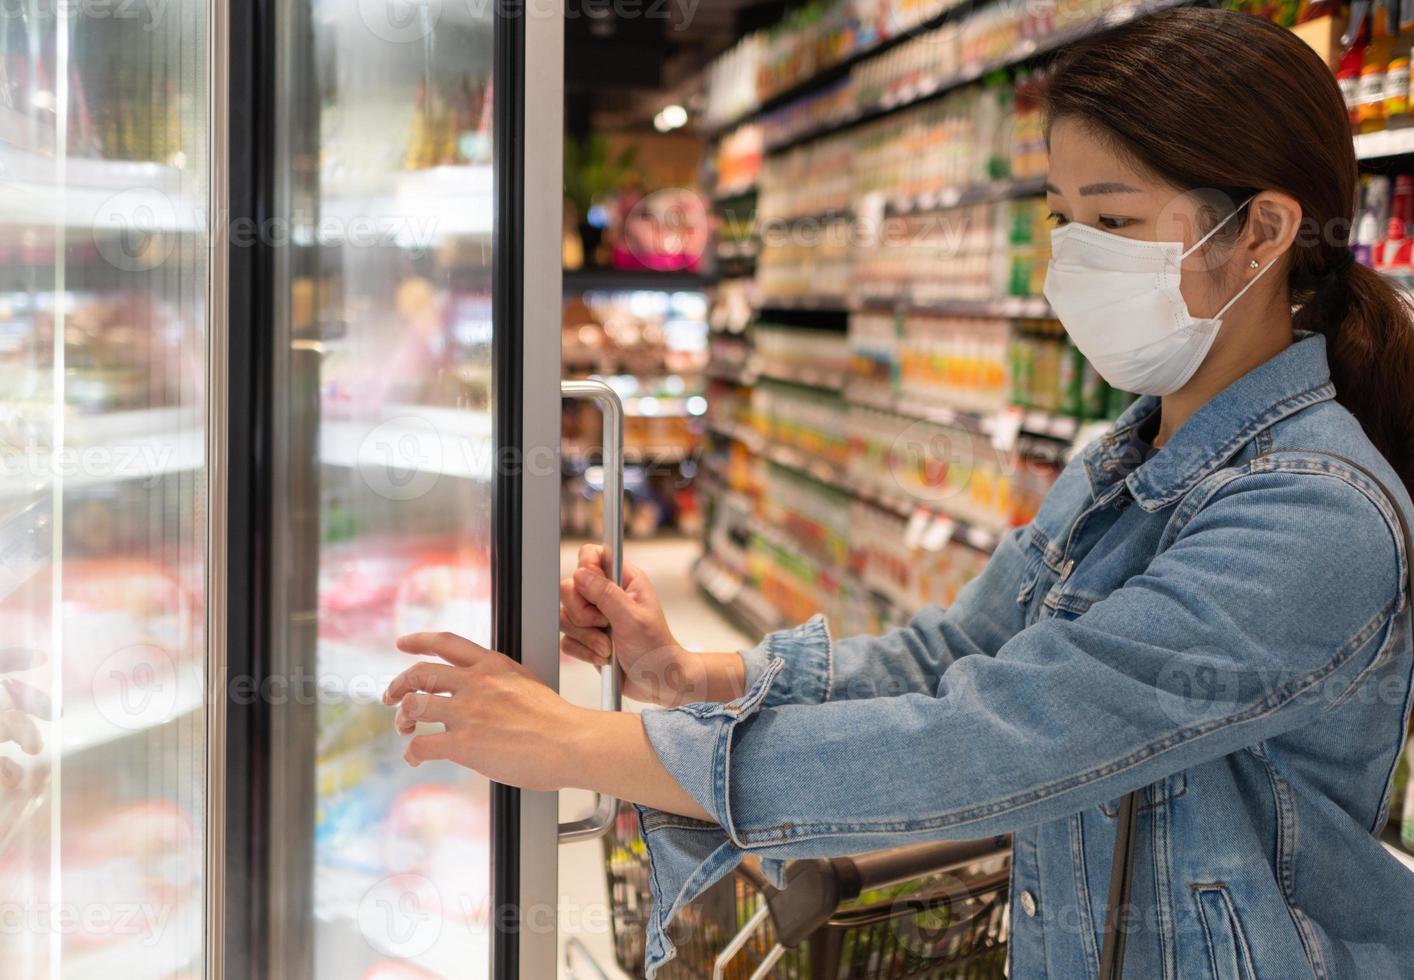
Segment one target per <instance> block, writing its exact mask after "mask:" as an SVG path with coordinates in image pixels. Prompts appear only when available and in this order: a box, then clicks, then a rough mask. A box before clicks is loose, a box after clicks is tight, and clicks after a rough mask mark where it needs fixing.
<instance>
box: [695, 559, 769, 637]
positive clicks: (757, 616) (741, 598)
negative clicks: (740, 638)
mask: <svg viewBox="0 0 1414 980" xmlns="http://www.w3.org/2000/svg"><path fill="white" fill-rule="evenodd" d="M692 577H693V579H694V580H695V581H696V582H697V585H698V587H699V588H701V589H702V591H703V592H705V593H706V594H707V595H708V597H710V598H711V599H713V600H714V601H715V602H716V603H717V604H718V605H720V606H721V607H722V608H723V610H724V611H725V612H726V613H727V615H728V616H729V617H730V618H732V619H734V620H736V622H737V623H738V625H740V626H742V627H743V628H744V629H745V630H746V632H747V633H749V634H753V635H756V636H765V635H766V634H767V633H771V632H774V631H775V630H778V629H782V628H783V627H785V626H786V622H785V619H784V617H782V616H781V614H780V612H778V611H777V609H776V607H775V606H773V605H771V603H770V602H769V601H768V600H767V599H766V597H765V596H763V595H762V594H761V593H760V592H758V591H756V589H754V588H753V587H752V586H751V585H749V584H748V583H747V582H746V581H745V580H743V579H742V578H741V576H740V575H738V574H737V573H736V572H734V571H732V570H731V569H729V568H727V567H726V566H725V565H724V564H723V563H722V562H720V561H718V560H717V559H716V558H714V557H713V556H712V555H710V554H706V555H703V556H702V557H701V558H699V559H698V560H697V563H696V564H695V565H693V566H692Z"/></svg>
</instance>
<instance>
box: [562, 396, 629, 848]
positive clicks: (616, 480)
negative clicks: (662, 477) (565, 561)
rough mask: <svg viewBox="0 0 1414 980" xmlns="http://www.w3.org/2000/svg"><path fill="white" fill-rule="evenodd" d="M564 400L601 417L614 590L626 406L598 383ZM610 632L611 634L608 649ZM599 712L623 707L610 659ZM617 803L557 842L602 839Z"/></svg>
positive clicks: (620, 546) (619, 563)
mask: <svg viewBox="0 0 1414 980" xmlns="http://www.w3.org/2000/svg"><path fill="white" fill-rule="evenodd" d="M560 395H561V396H562V397H564V398H589V399H592V400H593V401H594V402H595V403H597V404H598V406H599V410H600V411H601V412H603V413H604V563H605V566H606V567H605V568H604V573H605V574H606V575H608V576H609V579H610V581H612V582H613V583H614V584H615V585H623V579H624V405H623V402H621V401H620V400H619V396H618V392H616V391H614V389H613V388H610V387H609V386H608V385H607V384H605V383H604V382H602V381H561V382H560ZM613 639H614V638H613V633H612V632H611V633H610V634H609V642H610V644H611V646H610V650H611V651H612V649H613V647H612V644H613ZM599 676H600V682H601V688H600V696H599V704H600V707H601V708H602V709H603V710H604V711H619V710H621V709H622V707H623V694H622V692H621V690H620V683H619V668H618V664H617V663H616V662H615V661H614V660H613V658H612V657H611V658H610V660H609V663H608V665H607V666H605V667H604V668H603V669H602V670H600V672H599ZM618 812H619V801H618V800H616V799H614V798H613V797H612V796H604V795H603V794H601V793H596V794H594V813H593V814H591V815H590V816H588V817H585V818H583V819H582V820H572V821H570V822H569V823H562V824H560V843H561V844H568V843H571V842H573V841H580V840H593V839H594V838H596V837H602V836H604V834H605V833H606V832H607V831H608V830H609V828H610V827H612V826H613V825H614V818H615V817H616V816H618Z"/></svg>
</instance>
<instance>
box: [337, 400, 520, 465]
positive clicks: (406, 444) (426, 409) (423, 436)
mask: <svg viewBox="0 0 1414 980" xmlns="http://www.w3.org/2000/svg"><path fill="white" fill-rule="evenodd" d="M493 424H494V423H493V419H492V418H491V416H490V415H489V414H488V413H486V412H475V411H468V410H464V409H456V408H445V407H441V406H435V405H386V406H384V408H383V411H382V412H381V413H380V419H379V421H378V422H377V424H370V422H368V421H365V420H361V419H359V420H355V419H337V418H326V419H324V420H323V421H322V422H321V423H320V427H319V458H320V461H321V462H323V463H327V464H330V465H333V466H345V467H349V468H356V469H360V470H367V471H376V470H377V469H378V468H383V469H384V471H385V473H387V474H388V478H389V481H390V482H391V483H392V484H397V482H398V479H399V478H398V477H397V476H396V475H395V474H396V473H397V472H401V471H407V472H416V473H428V474H432V473H435V474H439V475H442V476H455V477H462V478H465V479H470V480H490V479H491V478H492V476H493V475H494V474H495V463H496V460H495V451H494V435H495V434H494V431H493Z"/></svg>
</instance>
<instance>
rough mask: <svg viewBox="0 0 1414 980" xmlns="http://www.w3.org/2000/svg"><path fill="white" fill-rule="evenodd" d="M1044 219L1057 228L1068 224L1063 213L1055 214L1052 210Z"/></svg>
mask: <svg viewBox="0 0 1414 980" xmlns="http://www.w3.org/2000/svg"><path fill="white" fill-rule="evenodd" d="M1046 220H1047V221H1049V222H1051V223H1052V224H1053V225H1054V226H1055V227H1057V228H1059V227H1060V226H1061V225H1067V224H1070V219H1069V218H1067V217H1066V216H1065V215H1063V214H1056V213H1055V212H1054V211H1052V212H1051V213H1050V214H1048V215H1046Z"/></svg>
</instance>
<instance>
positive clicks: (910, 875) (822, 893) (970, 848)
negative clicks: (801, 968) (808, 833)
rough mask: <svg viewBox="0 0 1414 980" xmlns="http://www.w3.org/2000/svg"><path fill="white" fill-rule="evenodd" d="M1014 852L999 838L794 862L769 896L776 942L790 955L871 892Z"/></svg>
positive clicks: (1003, 838)
mask: <svg viewBox="0 0 1414 980" xmlns="http://www.w3.org/2000/svg"><path fill="white" fill-rule="evenodd" d="M1010 850H1011V838H1010V837H1009V836H1006V835H999V836H996V837H987V838H984V839H982V840H970V841H940V842H938V843H932V844H913V845H910V846H908V847H896V848H892V849H890V850H887V851H874V852H871V853H869V854H857V855H854V856H852V857H841V858H814V859H811V860H804V861H792V862H791V863H790V864H788V865H787V866H786V883H785V887H784V888H781V889H779V890H777V889H774V888H769V889H766V891H765V894H766V905H767V906H768V907H769V908H770V910H771V921H772V924H773V925H774V926H775V929H776V941H777V942H778V943H780V944H781V945H782V946H785V947H786V948H788V949H789V948H793V947H795V946H798V945H799V944H800V943H802V942H804V941H805V940H806V939H808V938H809V937H810V935H811V934H812V933H814V932H815V931H816V930H817V929H819V928H820V927H821V926H823V925H824V924H825V923H826V922H827V921H828V920H829V919H830V917H831V916H833V915H834V914H835V911H836V910H837V909H838V908H839V907H840V905H841V904H842V903H844V902H849V901H853V900H854V899H856V898H858V897H859V896H860V895H861V894H863V893H864V892H866V891H873V890H874V889H876V888H884V887H887V886H888V885H893V884H897V883H899V882H904V881H910V880H912V879H914V878H921V877H923V876H924V875H930V874H936V873H938V872H943V871H952V870H954V869H957V868H961V867H965V866H966V865H969V864H976V863H977V862H978V861H985V860H986V859H987V858H991V857H999V856H1001V855H1003V854H1006V853H1007V852H1008V851H1010Z"/></svg>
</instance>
